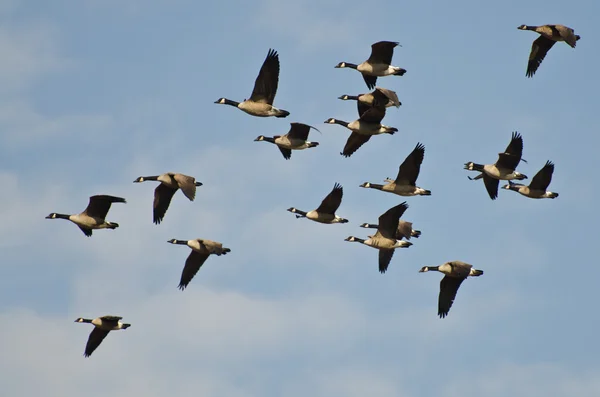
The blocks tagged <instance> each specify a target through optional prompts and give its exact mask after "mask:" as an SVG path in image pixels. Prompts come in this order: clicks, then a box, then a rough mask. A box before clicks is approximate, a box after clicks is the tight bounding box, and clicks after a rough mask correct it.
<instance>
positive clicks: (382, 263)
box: [379, 249, 396, 273]
mask: <svg viewBox="0 0 600 397" xmlns="http://www.w3.org/2000/svg"><path fill="white" fill-rule="evenodd" d="M395 251H396V250H385V249H380V250H379V273H385V272H386V271H387V269H388V266H389V265H390V262H391V261H392V257H393V256H394V252H395Z"/></svg>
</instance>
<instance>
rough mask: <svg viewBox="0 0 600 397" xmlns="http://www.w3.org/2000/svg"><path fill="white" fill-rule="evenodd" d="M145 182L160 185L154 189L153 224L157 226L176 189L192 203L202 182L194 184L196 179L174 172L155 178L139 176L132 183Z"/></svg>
mask: <svg viewBox="0 0 600 397" xmlns="http://www.w3.org/2000/svg"><path fill="white" fill-rule="evenodd" d="M145 181H158V182H160V184H159V185H158V186H157V187H156V189H154V205H153V207H154V209H153V222H154V223H155V224H157V225H158V224H159V223H160V222H162V220H163V218H164V217H165V213H166V212H167V210H168V209H169V205H170V204H171V199H172V198H173V195H175V193H176V192H177V190H178V189H181V191H182V192H183V194H184V195H185V197H187V198H188V200H190V201H194V198H195V197H196V187H197V186H202V182H196V178H194V177H192V176H187V175H183V174H178V173H174V172H166V173H164V174H161V175H156V176H140V177H139V178H137V179H136V180H135V181H133V183H140V182H145Z"/></svg>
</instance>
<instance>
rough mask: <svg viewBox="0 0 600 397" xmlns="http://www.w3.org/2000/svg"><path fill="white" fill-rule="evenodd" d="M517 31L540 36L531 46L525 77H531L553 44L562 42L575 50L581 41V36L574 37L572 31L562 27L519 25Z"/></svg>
mask: <svg viewBox="0 0 600 397" xmlns="http://www.w3.org/2000/svg"><path fill="white" fill-rule="evenodd" d="M518 29H520V30H531V31H533V32H536V33H539V34H540V37H538V38H537V39H536V40H534V42H533V44H532V45H531V52H530V54H529V61H528V63H527V73H526V76H527V77H533V75H534V74H535V72H536V71H537V70H538V68H539V67H540V65H541V64H542V61H543V60H544V58H545V57H546V54H547V53H548V51H550V49H551V48H552V46H554V43H556V42H561V41H563V42H565V43H567V44H568V45H569V46H570V47H571V48H575V46H576V45H577V41H578V40H579V39H581V36H579V35H576V34H575V31H574V30H573V29H571V28H569V27H567V26H564V25H541V26H529V25H521V26H519V27H518Z"/></svg>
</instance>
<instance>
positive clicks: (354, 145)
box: [340, 132, 371, 157]
mask: <svg viewBox="0 0 600 397" xmlns="http://www.w3.org/2000/svg"><path fill="white" fill-rule="evenodd" d="M369 139H371V135H363V134H357V133H356V132H353V133H352V134H350V136H349V137H348V140H347V141H346V145H345V146H344V150H343V151H342V152H341V153H340V154H341V155H342V156H344V157H350V156H352V155H353V154H354V152H356V151H357V150H358V149H359V148H360V147H361V146H362V145H364V144H365V143H367V142H368V141H369Z"/></svg>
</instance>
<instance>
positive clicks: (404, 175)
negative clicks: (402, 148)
mask: <svg viewBox="0 0 600 397" xmlns="http://www.w3.org/2000/svg"><path fill="white" fill-rule="evenodd" d="M424 158H425V146H424V145H423V144H422V143H417V146H415V148H414V149H413V151H412V152H411V153H410V154H409V155H408V156H406V159H404V161H403V162H402V164H400V167H399V168H398V175H397V176H396V181H395V182H396V183H398V184H402V183H406V184H408V185H409V186H415V184H416V183H417V178H418V177H419V172H420V171H421V163H423V159H424Z"/></svg>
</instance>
